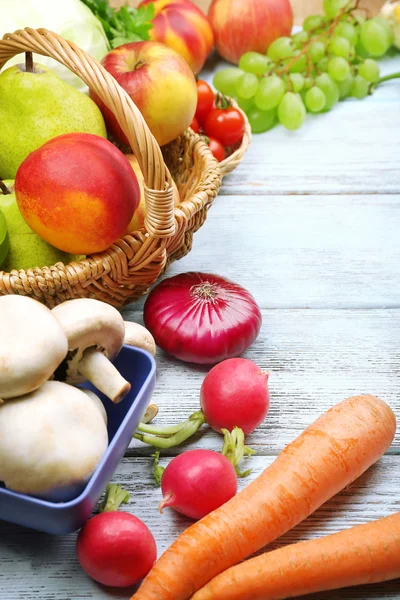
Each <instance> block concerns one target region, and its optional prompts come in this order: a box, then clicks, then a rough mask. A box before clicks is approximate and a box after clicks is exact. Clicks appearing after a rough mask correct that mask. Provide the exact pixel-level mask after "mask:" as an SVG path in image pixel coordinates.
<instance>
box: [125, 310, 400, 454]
mask: <svg viewBox="0 0 400 600" xmlns="http://www.w3.org/2000/svg"><path fill="white" fill-rule="evenodd" d="M123 314H124V317H125V318H127V319H131V320H134V321H139V322H141V313H140V312H133V311H129V310H125V311H124V312H123ZM262 315H263V327H262V330H261V333H260V335H259V337H258V339H257V340H256V342H255V344H254V345H253V347H252V348H250V349H249V350H248V352H247V353H246V354H245V356H246V358H249V359H251V360H253V361H254V362H255V363H257V364H258V365H259V366H260V367H261V368H262V369H266V370H268V371H269V372H270V380H269V387H270V393H271V407H270V411H269V414H268V416H267V419H266V420H265V422H264V424H262V425H261V426H260V427H259V428H258V429H257V430H256V431H255V432H254V433H253V434H252V435H251V436H249V437H248V443H249V445H250V446H252V447H254V448H256V450H257V453H258V454H269V455H271V454H276V453H277V452H279V451H280V450H282V449H283V448H284V446H286V445H287V444H288V443H289V442H291V441H292V440H293V439H295V438H296V437H297V436H298V435H299V434H300V433H301V432H302V431H303V430H304V429H305V427H307V426H308V425H309V424H310V423H312V422H313V421H314V420H315V419H316V418H317V417H318V416H319V415H320V414H321V413H322V412H324V411H326V410H328V408H330V407H331V406H333V405H334V404H336V403H338V402H341V401H342V400H344V399H345V398H347V397H348V396H353V395H357V394H361V393H368V394H374V395H376V396H379V397H381V398H382V399H383V400H385V401H386V402H388V403H389V404H390V406H391V407H392V408H393V410H394V411H395V413H396V414H397V415H399V414H400V397H399V394H398V389H399V385H400V371H399V369H398V362H399V339H400V311H399V310H315V311H314V310H284V311H282V310H264V311H262ZM207 370H208V369H207V367H201V366H195V365H188V364H185V363H183V362H180V361H178V360H175V359H173V358H171V357H168V356H166V355H165V354H164V353H163V352H161V351H158V355H157V384H156V389H155V392H154V395H153V401H154V402H155V403H156V404H157V405H158V406H159V407H160V412H159V414H158V416H157V421H156V422H157V423H159V424H164V425H166V424H174V423H179V422H181V421H182V420H184V419H185V418H187V417H188V416H189V415H190V414H191V413H193V412H195V411H196V410H199V393H200V388H201V383H202V381H203V379H204V376H205V374H206V373H207ZM194 441H195V443H196V444H198V445H199V446H201V447H203V448H204V447H207V448H212V449H215V450H220V449H221V446H222V443H221V437H220V436H219V435H217V434H216V433H214V432H212V431H211V430H210V429H208V428H206V427H204V428H203V429H202V430H201V433H199V434H198V436H197V437H196V438H195V440H194ZM131 451H132V452H135V453H136V454H138V453H140V454H144V455H146V454H147V455H149V454H150V453H151V452H152V451H153V450H152V449H151V448H150V447H148V446H145V445H143V444H142V443H141V442H138V441H134V442H132V448H131ZM179 451H180V449H175V450H174V452H179ZM391 451H392V452H397V453H398V452H400V431H399V432H398V433H397V435H396V438H395V442H394V444H393V447H392V450H391Z"/></svg>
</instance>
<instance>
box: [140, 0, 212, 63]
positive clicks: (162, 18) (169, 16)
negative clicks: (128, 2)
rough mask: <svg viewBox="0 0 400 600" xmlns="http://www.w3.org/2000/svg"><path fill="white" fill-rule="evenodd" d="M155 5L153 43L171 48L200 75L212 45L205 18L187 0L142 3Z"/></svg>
mask: <svg viewBox="0 0 400 600" xmlns="http://www.w3.org/2000/svg"><path fill="white" fill-rule="evenodd" d="M149 3H153V4H154V9H155V13H156V16H155V18H154V19H153V29H151V30H150V36H151V39H152V40H155V41H157V42H163V43H164V44H166V45H167V46H169V47H170V48H173V49H174V50H176V51H177V52H179V54H181V56H183V58H184V59H185V60H186V61H187V62H188V63H189V65H190V67H191V68H192V70H193V72H194V73H199V72H200V71H201V69H202V68H203V66H204V63H205V62H206V59H207V57H208V55H209V54H210V52H211V50H212V49H213V46H214V35H213V31H212V28H211V25H210V23H209V21H208V19H207V16H206V15H205V14H204V13H203V11H202V10H200V8H198V7H197V6H196V5H195V4H193V2H190V0H143V2H141V4H140V6H142V5H143V4H149Z"/></svg>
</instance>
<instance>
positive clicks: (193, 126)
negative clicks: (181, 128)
mask: <svg viewBox="0 0 400 600" xmlns="http://www.w3.org/2000/svg"><path fill="white" fill-rule="evenodd" d="M190 127H191V129H193V131H194V132H195V133H200V125H199V122H198V120H197V119H196V117H193V121H192V122H191V123H190Z"/></svg>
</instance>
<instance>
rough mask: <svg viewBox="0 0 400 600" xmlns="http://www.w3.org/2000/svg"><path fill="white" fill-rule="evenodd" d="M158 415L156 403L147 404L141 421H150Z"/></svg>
mask: <svg viewBox="0 0 400 600" xmlns="http://www.w3.org/2000/svg"><path fill="white" fill-rule="evenodd" d="M157 415H158V406H157V404H149V406H148V407H147V410H146V412H145V413H144V416H143V419H142V421H141V422H142V423H151V421H152V420H153V419H155V418H156V416H157Z"/></svg>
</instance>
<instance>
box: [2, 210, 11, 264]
mask: <svg viewBox="0 0 400 600" xmlns="http://www.w3.org/2000/svg"><path fill="white" fill-rule="evenodd" d="M9 249H10V238H9V237H8V231H7V222H6V218H5V216H4V215H3V213H2V212H1V210H0V270H1V265H2V264H3V263H4V261H5V260H6V258H7V254H8V251H9Z"/></svg>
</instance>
